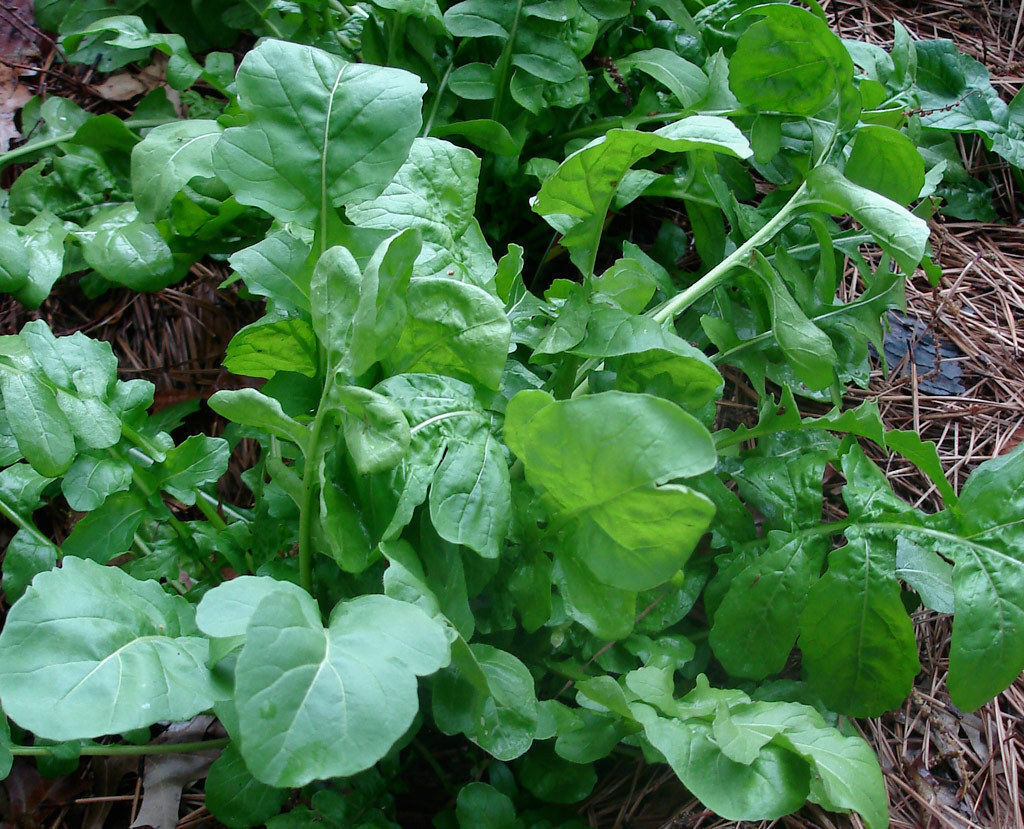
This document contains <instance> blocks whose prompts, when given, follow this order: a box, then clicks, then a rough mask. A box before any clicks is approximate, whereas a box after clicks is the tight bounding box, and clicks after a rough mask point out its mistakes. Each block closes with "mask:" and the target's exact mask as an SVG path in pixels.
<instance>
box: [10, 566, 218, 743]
mask: <svg viewBox="0 0 1024 829" xmlns="http://www.w3.org/2000/svg"><path fill="white" fill-rule="evenodd" d="M193 619H194V615H193V610H192V607H191V605H189V604H188V602H186V601H185V600H184V599H181V598H178V597H177V596H171V595H168V594H167V593H165V592H164V590H163V588H162V587H160V585H159V584H157V583H156V582H155V581H145V582H140V581H136V580H135V579H133V578H131V577H130V576H128V575H127V574H125V573H123V572H122V571H120V570H118V569H117V568H114V567H104V566H102V565H99V564H96V563H94V562H92V561H88V560H84V559H78V558H73V557H70V556H65V557H64V560H63V564H62V566H61V568H60V569H59V570H51V571H50V572H47V573H41V574H39V575H38V576H36V578H35V580H34V581H33V582H32V586H31V587H29V589H28V590H27V591H26V592H25V595H24V596H22V598H21V599H20V600H19V601H18V602H17V603H16V604H15V605H14V607H12V608H11V610H10V612H9V613H8V615H7V620H6V623H5V625H4V630H3V633H0V662H2V664H3V670H2V671H0V696H2V698H3V701H4V710H5V711H6V713H7V714H8V715H9V716H10V717H11V719H13V720H14V721H15V722H17V723H18V724H19V725H20V726H21V727H22V728H27V729H29V730H30V731H32V732H34V733H35V734H36V736H37V737H43V738H46V739H50V740H81V739H89V738H92V737H100V736H102V735H104V734H120V733H124V732H126V731H130V730H131V729H134V728H143V727H145V726H148V725H151V724H152V723H154V722H158V721H160V720H187V719H189V718H191V717H193V716H195V715H196V714H198V713H200V712H202V711H205V710H206V709H208V708H210V707H211V706H212V705H213V703H214V702H215V701H216V700H217V699H219V698H220V694H219V692H218V690H217V689H216V688H215V686H214V683H213V680H212V677H211V675H210V672H209V670H208V669H207V667H206V659H207V654H208V650H209V643H208V642H207V640H206V639H205V638H204V637H202V636H199V635H198V631H197V630H196V627H195V623H194V621H193ZM126 677H130V678H131V681H130V682H129V681H126Z"/></svg>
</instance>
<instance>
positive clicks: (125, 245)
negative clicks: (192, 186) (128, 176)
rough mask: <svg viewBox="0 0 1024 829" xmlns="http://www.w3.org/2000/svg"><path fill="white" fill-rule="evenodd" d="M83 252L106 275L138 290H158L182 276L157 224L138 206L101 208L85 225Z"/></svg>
mask: <svg viewBox="0 0 1024 829" xmlns="http://www.w3.org/2000/svg"><path fill="white" fill-rule="evenodd" d="M79 235H80V237H81V239H82V256H83V257H84V258H85V261H86V263H87V264H88V265H89V267H90V268H93V269H94V270H96V271H97V272H98V273H99V274H100V275H101V276H102V277H103V278H104V279H109V280H110V281H111V282H117V283H119V284H121V285H124V286H125V287H127V288H131V289H132V290H134V291H157V290H160V289H161V288H165V287H167V286H168V285H170V284H171V283H172V282H174V281H175V280H176V279H178V278H179V276H180V275H181V274H179V273H178V271H177V269H176V268H175V265H174V259H173V257H172V255H171V249H170V248H169V247H168V246H167V242H166V241H164V237H163V236H161V235H160V231H159V230H158V229H157V227H156V225H154V224H151V223H150V222H147V221H144V220H143V219H142V217H141V216H139V214H138V211H137V210H136V209H135V208H134V207H129V206H125V207H120V208H113V209H111V210H109V211H101V212H99V213H97V214H96V216H95V217H93V219H92V220H91V221H90V222H89V223H88V224H87V225H86V226H85V227H84V228H83V229H82V231H81V233H80V234H79Z"/></svg>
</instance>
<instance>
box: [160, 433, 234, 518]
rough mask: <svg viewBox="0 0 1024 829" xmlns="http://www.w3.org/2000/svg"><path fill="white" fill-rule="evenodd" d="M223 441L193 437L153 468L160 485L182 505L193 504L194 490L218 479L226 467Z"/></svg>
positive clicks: (226, 450) (225, 444) (175, 448)
mask: <svg viewBox="0 0 1024 829" xmlns="http://www.w3.org/2000/svg"><path fill="white" fill-rule="evenodd" d="M229 454H230V450H229V449H228V444H227V441H226V440H224V439H223V438H211V437H209V436H208V435H193V436H192V437H190V438H188V439H187V440H185V441H183V442H182V443H180V444H179V445H178V446H176V447H174V448H173V449H172V450H171V451H169V452H168V453H167V457H166V458H165V459H164V461H163V463H161V464H158V465H157V466H155V467H154V472H155V474H156V475H157V476H158V480H159V483H160V486H161V487H162V488H163V489H164V490H166V491H167V492H168V493H169V494H170V495H172V496H173V497H175V498H177V499H178V500H179V501H181V503H183V504H190V505H191V504H194V503H195V502H196V489H198V488H199V487H201V486H203V485H205V484H209V483H213V482H215V481H217V480H219V479H220V477H221V475H223V474H224V473H225V472H226V471H227V468H228V455H229Z"/></svg>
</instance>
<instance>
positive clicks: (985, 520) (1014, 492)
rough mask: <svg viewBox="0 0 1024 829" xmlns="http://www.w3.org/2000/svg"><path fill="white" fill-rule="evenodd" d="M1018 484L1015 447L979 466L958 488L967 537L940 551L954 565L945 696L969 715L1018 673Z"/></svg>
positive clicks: (1022, 593) (1023, 497) (1021, 504)
mask: <svg viewBox="0 0 1024 829" xmlns="http://www.w3.org/2000/svg"><path fill="white" fill-rule="evenodd" d="M1022 482H1024V448H1021V447H1020V446H1018V447H1017V448H1016V449H1014V450H1013V451H1012V452H1010V453H1009V454H1006V455H1002V456H1001V457H998V458H993V459H992V460H989V461H985V463H983V464H981V465H980V466H979V467H978V468H977V469H975V470H974V471H973V472H972V473H971V475H970V477H969V478H968V479H967V483H965V484H964V487H963V489H962V490H961V492H960V504H959V507H958V508H957V510H956V514H957V516H958V524H959V529H960V532H961V533H962V534H963V535H964V536H965V539H964V541H963V542H962V543H956V542H955V541H953V543H952V544H948V545H947V543H943V545H942V547H941V548H940V551H941V552H943V554H947V555H948V554H950V553H951V554H952V557H953V560H954V568H953V596H954V598H953V602H954V605H955V608H956V616H955V617H954V619H953V641H952V643H951V645H950V656H949V680H948V683H949V692H950V695H951V696H952V697H953V700H954V702H955V703H956V704H957V705H958V706H961V707H962V708H964V709H965V710H968V711H971V710H974V709H975V708H977V707H978V706H980V705H982V704H984V703H985V702H987V701H988V700H989V699H991V698H992V697H994V696H995V695H996V694H998V693H999V692H1000V691H1002V690H1003V689H1004V688H1006V687H1007V686H1008V685H1009V684H1010V683H1011V682H1013V680H1014V678H1015V677H1016V676H1017V674H1019V673H1020V671H1021V669H1024V598H1022V597H1024V566H1022V564H1021V561H1022V558H1024V557H1022V556H1021V552H1020V551H1021V543H1022V540H1024V522H1022V520H1021V516H1022V515H1024V485H1022ZM950 540H951V541H952V539H950Z"/></svg>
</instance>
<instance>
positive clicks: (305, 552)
mask: <svg viewBox="0 0 1024 829" xmlns="http://www.w3.org/2000/svg"><path fill="white" fill-rule="evenodd" d="M333 386H334V381H333V380H332V379H330V373H328V379H327V380H326V381H325V382H324V391H323V394H322V395H321V396H320V405H318V406H317V409H316V417H315V418H313V424H312V427H311V428H310V433H309V444H308V451H307V452H306V460H305V463H304V464H303V468H302V503H300V504H299V584H300V585H302V587H303V588H305V589H306V590H307V591H309V592H312V591H313V515H314V511H315V508H316V496H317V491H318V487H317V484H316V478H317V464H319V463H320V456H321V454H322V452H321V449H320V442H321V440H323V431H324V424H325V423H326V422H327V410H328V406H327V399H328V397H329V396H330V393H331V389H332V387H333Z"/></svg>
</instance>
